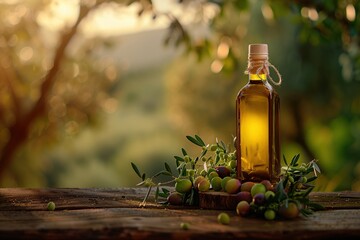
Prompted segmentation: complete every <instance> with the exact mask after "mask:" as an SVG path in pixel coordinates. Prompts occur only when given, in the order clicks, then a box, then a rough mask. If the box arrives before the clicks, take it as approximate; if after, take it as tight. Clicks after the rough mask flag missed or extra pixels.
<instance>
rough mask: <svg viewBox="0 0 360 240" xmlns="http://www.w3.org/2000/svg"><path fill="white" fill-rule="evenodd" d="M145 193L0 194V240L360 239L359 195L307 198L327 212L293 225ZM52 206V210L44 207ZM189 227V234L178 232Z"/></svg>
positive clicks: (56, 191)
mask: <svg viewBox="0 0 360 240" xmlns="http://www.w3.org/2000/svg"><path fill="white" fill-rule="evenodd" d="M145 193H146V189H144V188H120V189H25V188H2V189H0V239H14V238H16V239H146V240H149V239H206V240H207V239H251V238H256V239H291V240H293V239H328V238H331V239H335V238H341V239H349V238H353V239H360V193H359V192H333V193H320V192H318V193H311V196H310V197H311V199H312V200H313V201H316V202H318V203H321V204H323V206H325V207H326V210H324V211H319V212H316V213H315V214H314V215H312V216H310V217H308V218H304V217H299V218H297V219H295V220H275V221H266V220H262V219H256V218H242V217H240V216H237V215H236V213H235V211H227V213H228V214H229V215H230V216H231V222H230V225H221V224H219V223H217V215H218V214H219V213H220V212H222V211H223V210H207V209H199V208H191V207H173V206H162V205H158V204H153V203H150V204H147V206H146V207H143V208H140V207H139V203H140V202H141V200H142V198H143V197H144V196H145ZM49 201H53V202H55V203H56V210H55V211H48V210H47V208H46V207H47V203H48V202H49ZM182 222H187V223H189V224H190V227H189V229H188V230H184V229H182V228H181V227H180V224H181V223H182Z"/></svg>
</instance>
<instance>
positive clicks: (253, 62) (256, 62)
mask: <svg viewBox="0 0 360 240" xmlns="http://www.w3.org/2000/svg"><path fill="white" fill-rule="evenodd" d="M266 63H267V57H266V58H260V59H259V58H255V59H252V58H250V59H249V61H248V68H247V71H248V74H249V82H253V83H261V82H266V81H267V73H268V72H269V69H268V66H267V64H266Z"/></svg>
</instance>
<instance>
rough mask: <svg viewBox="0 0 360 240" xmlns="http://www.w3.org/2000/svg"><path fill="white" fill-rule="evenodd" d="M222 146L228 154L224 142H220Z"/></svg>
mask: <svg viewBox="0 0 360 240" xmlns="http://www.w3.org/2000/svg"><path fill="white" fill-rule="evenodd" d="M220 144H221V146H222V149H223V150H224V153H226V152H227V149H226V145H225V143H224V142H223V141H220Z"/></svg>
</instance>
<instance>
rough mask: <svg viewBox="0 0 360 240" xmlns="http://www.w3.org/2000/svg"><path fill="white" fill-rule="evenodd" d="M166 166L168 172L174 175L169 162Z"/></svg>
mask: <svg viewBox="0 0 360 240" xmlns="http://www.w3.org/2000/svg"><path fill="white" fill-rule="evenodd" d="M164 164H165V169H166V171H168V172H169V173H171V174H172V171H171V168H170V166H169V164H168V163H167V162H165V163H164Z"/></svg>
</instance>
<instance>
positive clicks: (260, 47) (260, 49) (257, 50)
mask: <svg viewBox="0 0 360 240" xmlns="http://www.w3.org/2000/svg"><path fill="white" fill-rule="evenodd" d="M248 54H249V57H254V55H260V56H264V55H266V56H267V55H268V45H267V44H250V45H249V52H248Z"/></svg>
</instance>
